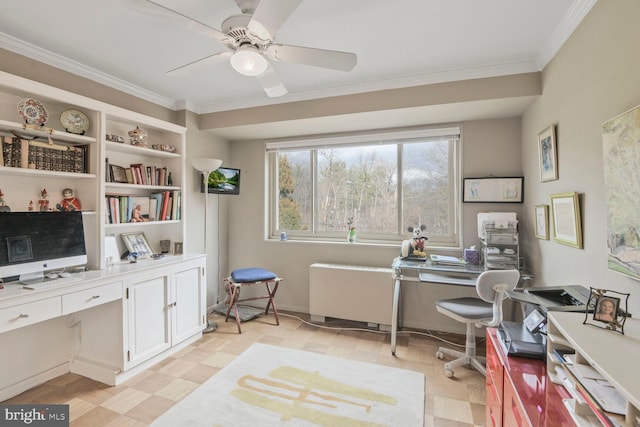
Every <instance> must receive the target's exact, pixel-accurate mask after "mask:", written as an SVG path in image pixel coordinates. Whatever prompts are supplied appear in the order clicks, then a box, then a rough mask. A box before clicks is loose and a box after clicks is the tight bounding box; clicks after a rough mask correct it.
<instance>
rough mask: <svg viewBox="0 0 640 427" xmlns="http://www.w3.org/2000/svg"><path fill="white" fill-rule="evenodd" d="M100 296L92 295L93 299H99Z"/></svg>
mask: <svg viewBox="0 0 640 427" xmlns="http://www.w3.org/2000/svg"><path fill="white" fill-rule="evenodd" d="M98 298H100V295H94V296H92V297H91V299H98Z"/></svg>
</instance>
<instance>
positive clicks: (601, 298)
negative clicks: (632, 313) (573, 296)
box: [582, 288, 630, 335]
mask: <svg viewBox="0 0 640 427" xmlns="http://www.w3.org/2000/svg"><path fill="white" fill-rule="evenodd" d="M590 291H591V292H590V294H589V300H588V301H587V307H586V309H585V316H584V322H582V323H583V324H585V325H591V326H597V327H599V328H603V329H607V330H610V331H613V332H618V333H620V334H622V335H624V323H625V321H626V320H627V317H628V316H629V314H628V312H627V304H628V301H629V295H630V294H625V293H621V292H616V291H612V290H609V289H597V288H590Z"/></svg>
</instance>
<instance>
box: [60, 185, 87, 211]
mask: <svg viewBox="0 0 640 427" xmlns="http://www.w3.org/2000/svg"><path fill="white" fill-rule="evenodd" d="M62 197H63V199H62V201H61V202H60V203H58V204H57V205H56V209H58V210H59V211H61V212H64V211H67V212H71V211H79V210H82V207H81V205H80V200H78V199H77V198H76V196H75V194H73V190H72V189H71V188H65V189H64V190H62Z"/></svg>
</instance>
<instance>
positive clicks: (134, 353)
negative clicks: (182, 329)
mask: <svg viewBox="0 0 640 427" xmlns="http://www.w3.org/2000/svg"><path fill="white" fill-rule="evenodd" d="M168 306H169V277H168V276H166V275H163V276H160V277H156V278H152V279H148V280H141V281H134V282H132V283H130V284H129V286H128V310H127V311H128V332H129V333H128V341H129V348H128V356H127V364H128V365H129V366H133V365H136V364H138V363H140V362H143V361H144V360H146V359H149V358H150V357H152V356H155V355H156V354H158V353H160V352H162V351H164V350H166V349H168V348H169V347H171V339H170V335H169V333H170V328H169V316H168V312H169V307H168Z"/></svg>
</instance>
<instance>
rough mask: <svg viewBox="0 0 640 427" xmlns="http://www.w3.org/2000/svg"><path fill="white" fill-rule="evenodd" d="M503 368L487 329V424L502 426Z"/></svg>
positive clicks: (492, 426) (493, 426)
mask: <svg viewBox="0 0 640 427" xmlns="http://www.w3.org/2000/svg"><path fill="white" fill-rule="evenodd" d="M503 378H504V369H503V367H502V363H500V358H499V357H498V354H497V353H496V348H495V347H494V343H493V340H491V337H490V336H489V331H488V330H487V376H486V394H487V404H486V418H487V426H491V427H499V426H502V390H503Z"/></svg>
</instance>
